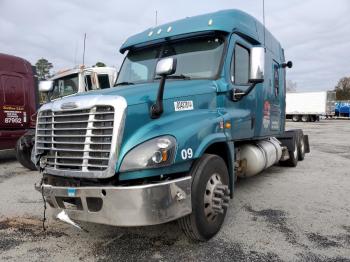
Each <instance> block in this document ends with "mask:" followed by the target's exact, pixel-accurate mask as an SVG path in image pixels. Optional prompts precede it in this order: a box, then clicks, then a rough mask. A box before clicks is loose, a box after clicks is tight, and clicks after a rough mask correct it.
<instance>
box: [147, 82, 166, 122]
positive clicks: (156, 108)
mask: <svg viewBox="0 0 350 262" xmlns="http://www.w3.org/2000/svg"><path fill="white" fill-rule="evenodd" d="M165 80H166V75H162V78H161V79H160V83H159V88H158V94H157V100H156V103H155V104H153V105H152V106H151V108H150V113H151V118H152V119H156V118H159V117H160V116H161V115H162V114H163V94H164V86H165Z"/></svg>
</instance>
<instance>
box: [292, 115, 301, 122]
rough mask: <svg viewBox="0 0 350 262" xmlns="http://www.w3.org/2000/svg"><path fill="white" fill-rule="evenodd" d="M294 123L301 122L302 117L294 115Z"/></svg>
mask: <svg viewBox="0 0 350 262" xmlns="http://www.w3.org/2000/svg"><path fill="white" fill-rule="evenodd" d="M292 121H293V122H299V121H300V116H299V115H293V116H292Z"/></svg>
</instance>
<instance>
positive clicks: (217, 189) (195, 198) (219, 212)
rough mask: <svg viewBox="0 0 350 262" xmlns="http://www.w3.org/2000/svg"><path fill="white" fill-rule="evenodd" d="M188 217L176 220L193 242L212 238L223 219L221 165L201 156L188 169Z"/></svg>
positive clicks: (225, 198)
mask: <svg viewBox="0 0 350 262" xmlns="http://www.w3.org/2000/svg"><path fill="white" fill-rule="evenodd" d="M190 175H191V176H192V190H191V191H192V193H191V194H192V195H191V196H192V213H191V214H190V215H187V216H185V217H183V218H180V219H179V220H178V223H179V226H180V227H181V229H182V230H183V232H184V233H185V235H186V236H187V237H189V238H191V239H192V240H195V241H207V240H209V239H210V238H212V237H213V236H215V235H216V234H217V233H218V232H219V230H220V228H221V226H222V224H223V222H224V219H225V216H226V211H227V207H228V202H229V198H230V190H229V175H228V171H227V167H226V163H225V161H224V160H223V159H222V158H221V157H219V156H216V155H210V154H204V155H203V156H202V157H201V158H200V159H199V160H198V161H197V162H196V163H195V164H194V166H193V167H192V169H191V171H190Z"/></svg>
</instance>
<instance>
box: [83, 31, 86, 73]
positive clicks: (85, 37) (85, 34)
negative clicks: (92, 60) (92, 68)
mask: <svg viewBox="0 0 350 262" xmlns="http://www.w3.org/2000/svg"><path fill="white" fill-rule="evenodd" d="M85 42H86V33H85V34H84V49H83V66H85Z"/></svg>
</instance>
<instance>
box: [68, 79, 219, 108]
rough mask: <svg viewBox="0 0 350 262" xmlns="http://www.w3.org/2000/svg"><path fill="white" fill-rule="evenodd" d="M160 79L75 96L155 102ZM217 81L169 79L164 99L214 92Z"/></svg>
mask: <svg viewBox="0 0 350 262" xmlns="http://www.w3.org/2000/svg"><path fill="white" fill-rule="evenodd" d="M158 88H159V81H155V82H151V83H144V84H136V85H127V86H116V87H113V88H109V89H104V90H96V91H90V92H87V93H79V94H77V95H75V96H89V95H94V96H96V95H101V96H122V97H124V98H125V99H126V101H127V104H128V105H137V104H143V103H150V102H154V101H155V100H156V97H157V92H158ZM216 89H217V88H216V83H215V81H213V80H172V79H169V80H167V81H166V83H165V88H164V100H167V99H171V98H175V97H185V96H191V95H192V96H193V95H200V94H206V93H212V92H213V91H216Z"/></svg>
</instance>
